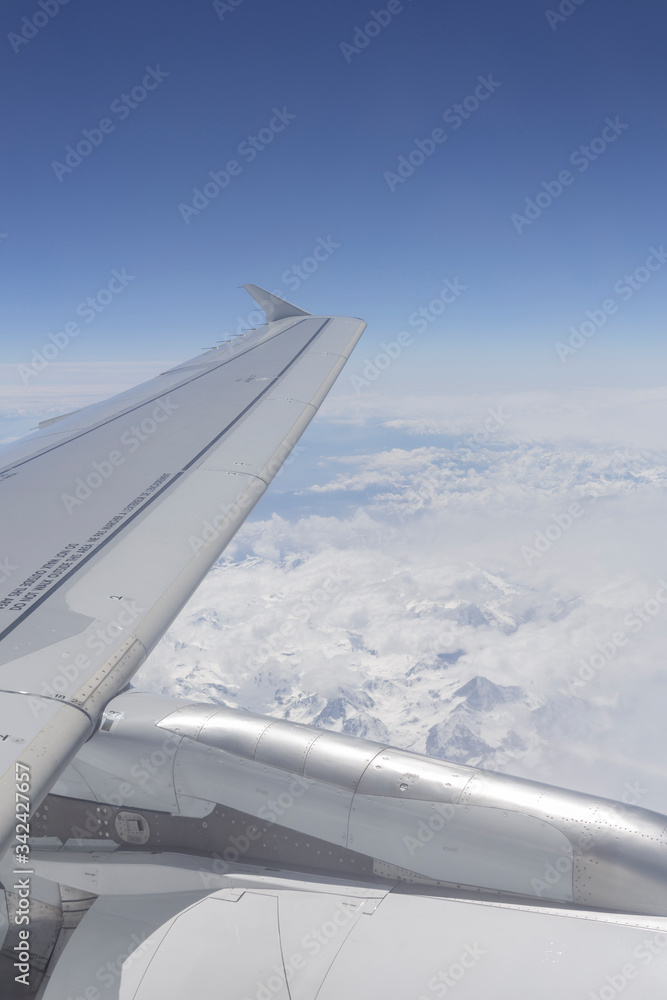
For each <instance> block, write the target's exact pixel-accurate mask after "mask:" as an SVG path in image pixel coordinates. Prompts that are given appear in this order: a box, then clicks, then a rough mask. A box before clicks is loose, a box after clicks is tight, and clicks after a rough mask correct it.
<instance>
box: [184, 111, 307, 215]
mask: <svg viewBox="0 0 667 1000" xmlns="http://www.w3.org/2000/svg"><path fill="white" fill-rule="evenodd" d="M295 118H296V115H293V114H292V113H291V112H289V111H288V110H287V108H286V107H285V105H283V107H282V108H274V109H273V113H272V117H271V118H270V119H269V121H268V122H267V124H266V125H265V126H264V127H263V128H261V129H260V130H259V132H257V134H256V135H249V136H247V137H246V138H245V139H244V140H243V142H240V143H239V145H238V146H237V147H236V152H237V154H238V155H239V156H240V157H243V159H244V160H245V162H246V163H252V162H253V160H255V159H256V158H257V156H258V155H259V154H260V153H261V152H262V151H263V150H265V149H266V147H267V146H270V145H271V143H272V142H273V140H274V139H275V138H276V136H277V135H279V134H280V133H281V132H284V131H285V129H286V128H287V126H288V125H289V124H290V123H291V122H293V121H294V119H295ZM242 173H243V164H242V163H240V162H239V160H228V161H227V163H226V164H225V166H224V167H223V169H222V170H209V172H208V176H209V178H210V180H207V181H205V182H204V183H203V184H202V186H201V187H200V188H199V187H195V188H193V189H192V202H191V203H186V202H183V201H182V202H180V203H179V206H178V211H179V212H180V213H181V218H182V219H183V222H184V223H185V224H186V226H189V225H190V222H191V221H192V218H193V217H196V216H198V215H200V214H201V212H203V211H204V209H205V208H208V206H209V205H210V204H211V202H212V201H214V200H215V199H216V198H217V197H218V195H219V194H220V193H221V192H222V191H224V190H226V188H228V187H229V185H230V184H231V182H232V178H233V177H239V176H240V175H241V174H242Z"/></svg>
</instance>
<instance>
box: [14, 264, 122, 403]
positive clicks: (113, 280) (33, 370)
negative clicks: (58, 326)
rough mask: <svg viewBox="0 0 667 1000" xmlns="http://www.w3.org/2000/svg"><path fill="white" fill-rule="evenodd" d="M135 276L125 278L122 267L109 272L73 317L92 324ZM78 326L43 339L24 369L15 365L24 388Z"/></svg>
mask: <svg viewBox="0 0 667 1000" xmlns="http://www.w3.org/2000/svg"><path fill="white" fill-rule="evenodd" d="M134 279H135V275H134V274H128V273H127V271H126V269H125V268H124V267H123V268H121V269H120V271H118V270H117V269H116V268H114V269H113V271H112V272H111V277H110V279H109V280H108V281H107V283H106V285H105V286H104V288H98V290H97V292H96V293H95V294H94V295H88V296H87V298H85V299H82V300H81V302H79V304H78V306H77V307H76V309H75V310H74V312H75V314H76V315H77V317H79V318H80V319H82V320H83V322H84V323H86V324H88V323H92V322H93V321H94V320H96V319H97V317H98V316H99V315H100V313H103V312H104V310H105V309H107V308H108V307H109V306H110V305H111V303H112V302H113V301H114V300H115V299H116V298H117V297H118V296H119V295H120V294H121V293H122V292H124V291H125V289H126V288H127V286H128V285H129V283H130V282H131V281H134ZM81 329H82V328H81V324H80V323H78V322H77V321H75V320H70V322H68V323H65V325H64V327H63V329H62V330H58V331H57V332H56V333H49V334H47V338H46V340H45V341H44V343H43V344H42V346H41V347H40V348H34V349H33V352H32V361H31V362H30V363H29V364H27V365H17V366H16V370H17V372H18V374H19V375H20V377H21V381H22V382H23V384H24V385H28V383H29V382H30V379H31V378H35V376H36V375H39V373H40V372H43V371H44V369H45V368H47V367H48V366H49V365H50V364H51V362H52V361H55V360H56V358H57V357H58V356H59V355H60V354H61V353H62V352H63V351H64V350H65V349H66V348H67V347H68V346H69V344H70V343H71V341H72V340H73V339H74V338H75V337H78V336H79V334H80V333H81Z"/></svg>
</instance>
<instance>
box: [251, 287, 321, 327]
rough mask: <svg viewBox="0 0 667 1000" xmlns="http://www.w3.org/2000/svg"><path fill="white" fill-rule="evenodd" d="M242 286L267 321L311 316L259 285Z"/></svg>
mask: <svg viewBox="0 0 667 1000" xmlns="http://www.w3.org/2000/svg"><path fill="white" fill-rule="evenodd" d="M243 287H244V288H245V290H246V292H248V294H249V295H252V297H253V299H254V300H255V302H256V303H257V305H258V306H259V307H260V309H263V310H264V313H265V314H266V321H267V323H273V322H274V321H275V320H278V319H289V317H290V316H312V313H309V312H306V310H305V309H300V308H299V307H298V306H295V305H293V304H292V303H291V302H287V300H286V299H281V298H279V297H278V296H277V295H274V294H273V292H267V290H266V289H265V288H260V286H259V285H253V284H248V285H244V286H243Z"/></svg>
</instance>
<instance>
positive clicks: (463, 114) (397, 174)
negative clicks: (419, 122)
mask: <svg viewBox="0 0 667 1000" xmlns="http://www.w3.org/2000/svg"><path fill="white" fill-rule="evenodd" d="M477 79H478V81H479V83H478V84H477V86H476V87H475V89H474V91H473V93H471V94H468V96H467V97H464V98H463V100H462V101H461V102H460V103H457V104H453V105H452V106H451V108H447V110H446V111H443V113H442V117H443V120H444V121H445V122H446V123H447V125H449V127H450V130H451V131H452V132H456V131H457V130H458V129H460V128H461V126H462V125H463V123H464V121H467V119H468V118H470V116H471V115H473V114H474V113H475V112H476V111H477V110H478V109H479V107H480V105H482V104H483V103H484V101H487V100H488V99H489V97H490V96H491V94H493V93H495V92H496V90H497V89H498V87H500V86H501V84H500V83H499V81H498V80H494V79H493V74H492V73H489V75H488V76H478V77H477ZM448 138H449V132H447V131H446V130H445V129H443V128H434V129H433V131H432V132H431V133H430V135H428V136H427V137H426V139H415V143H414V146H413V148H412V150H411V151H410V152H409V153H408V154H407V156H405V155H401V156H399V158H398V165H397V167H396V170H395V171H392V170H385V172H384V174H383V177H384V179H385V181H386V182H387V185H388V187H389V190H390V191H391V192H394V191H395V190H396V188H397V187H398V185H399V184H405V182H406V180H407V179H408V178H409V177H412V175H413V174H414V172H415V170H418V169H419V167H421V166H423V165H424V163H425V162H426V160H427V159H428V158H429V157H431V156H433V154H434V153H435V151H436V150H437V148H438V146H442V145H443V144H444V143H445V142H447V139H448Z"/></svg>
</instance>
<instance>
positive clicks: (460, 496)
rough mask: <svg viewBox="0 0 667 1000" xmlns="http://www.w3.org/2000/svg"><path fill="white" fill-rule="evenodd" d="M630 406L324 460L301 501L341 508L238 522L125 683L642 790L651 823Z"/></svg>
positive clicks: (660, 568)
mask: <svg viewBox="0 0 667 1000" xmlns="http://www.w3.org/2000/svg"><path fill="white" fill-rule="evenodd" d="M631 397H632V394H627V393H620V394H617V408H615V407H614V405H613V401H612V399H611V397H609V398H607V399H606V400H605V401H604V406H603V409H604V412H605V419H604V421H602V422H600V421H598V429H601V428H602V425H603V424H604V427H605V428H607V429H606V430H605V434H604V436H603V435H600V436H598V437H597V438H596V436H595V433H593V434H592V436H591V438H587V437H586V433H585V428H586V427H587V426H589V427H590V426H591V425H595V420H594V419H593V416H592V414H594V413H595V412H596V411H597V410H598V409H599V407H600V405H601V404H600V397H599V393H598V392H597V391H596V392H594V393H593V394H592V397H591V400H590V415H591V416H590V419H589V420H588V421H586V419H583V421H580V417H582V416H584V417H585V414H586V409H585V399H584V398H583V397H579V398H578V401H577V415H576V419H575V417H574V416H573V418H572V422H571V425H572V427H578V428H579V432H578V434H577V435H574V434H570V435H567V436H566V437H565V438H563V436H561V435H560V433H559V431H558V426H557V421H556V420H555V418H554V416H553V415H552V414H551V415H550V408H549V406H546V405H545V406H544V407H543V414H542V416H543V424H542V427H541V430H542V438H539V437H538V435H537V433H535V434H530V435H527V436H526V439H523V440H521V439H519V436H518V431H517V430H516V428H515V429H514V430H513V431H512V435H511V437H510V436H509V435H505V436H504V437H502V435H503V434H504V432H505V429H504V428H503V429H501V430H500V431H499V432H498V434H497V435H493V437H492V439H490V440H488V441H486V442H483V443H482V444H479V446H478V445H477V443H476V442H472V443H473V444H474V448H473V449H472V450H468V451H466V450H463V449H457V444H460V443H461V440H460V439H459V440H449V441H446V442H445V443H443V440H442V438H441V439H440V440H438V439H437V438H435V437H434V438H433V444H432V445H427V446H424V445H423V444H422V443H421V442H419V444H418V446H417V447H415V448H410V447H409V444H408V445H407V446H404V447H402V448H390V449H387V450H383V451H377V452H372V453H369V454H366V455H358V454H355V455H350V456H341V455H337V456H334V458H333V460H330V461H331V463H332V465H335V466H336V467H337V470H338V471H337V472H336V474H335V475H333V476H332V477H331V479H330V480H329V481H328V482H325V483H323V484H320V486H319V487H318V489H317V490H313V491H312V494H313V495H314V496H317V495H321V493H322V492H325V493H328V494H330V495H333V494H335V493H336V491H338V492H340V493H341V494H342V495H343V496H345V495H346V494H349V493H350V491H355V494H354V498H355V500H357V501H358V504H359V505H358V507H357V508H356V510H355V511H354V512H353V513H349V499H347V500H346V506H345V507H344V508H343V507H342V506H341V510H343V511H344V512H343V513H342V514H341V516H338V517H335V516H329V517H317V516H307V517H297V518H295V519H293V520H288V519H286V518H279V517H276V516H274V517H272V518H270V519H269V520H264V521H252V522H250V523H248V524H246V525H245V526H244V528H243V529H242V530H241V532H240V533H239V535H238V536H237V538H236V539H235V541H234V542H233V543H232V545H231V546H230V548H229V549H228V550H227V553H226V556H225V558H224V559H223V560H222V561H221V562H220V563H219V564H218V565H217V566H216V567H215V569H214V570H213V572H212V573H211V574H210V576H209V577H208V578H207V580H206V581H205V582H204V584H203V585H202V587H201V589H200V590H199V591H198V593H197V595H196V596H195V598H194V599H193V601H192V602H191V604H190V606H189V607H188V608H187V609H186V610H185V611H184V612H183V614H182V615H181V616H180V618H179V619H178V621H177V622H176V623H175V624H174V626H173V627H172V629H171V630H170V631H169V633H168V634H167V637H166V638H165V640H164V641H163V642H162V643H161V644H160V646H159V647H158V648H157V649H156V651H155V653H154V654H153V656H152V657H151V659H150V661H149V663H148V664H147V666H146V667H145V668H144V670H143V671H142V675H141V677H140V678H139V680H140V681H141V682H143V683H144V684H147V685H148V686H150V687H152V688H154V689H158V690H164V691H172V692H173V693H178V694H185V695H187V696H189V697H194V698H201V699H204V700H205V699H210V698H214V699H218V700H222V701H225V702H226V703H228V704H231V705H239V706H242V707H245V708H248V709H251V710H253V711H259V712H266V713H271V714H276V715H287V716H288V717H290V718H292V719H294V720H296V721H303V722H315V723H317V724H320V725H324V726H327V727H331V728H336V729H341V728H342V729H345V731H348V732H351V733H359V734H363V735H368V736H370V737H371V738H375V739H381V740H384V739H386V740H388V741H391V742H393V743H395V744H397V745H399V746H405V747H408V748H411V749H415V750H418V751H422V752H423V751H425V750H426V749H427V748H428V749H429V750H430V751H431V752H435V753H440V754H442V755H449V756H453V757H456V758H458V759H462V760H463V759H465V760H468V761H470V762H480V763H482V765H483V766H487V767H489V766H490V767H497V768H499V769H505V770H510V771H513V772H515V773H522V774H526V775H530V776H533V777H538V778H542V780H547V781H551V782H553V783H560V784H566V785H570V786H574V787H581V788H586V789H588V790H592V791H597V792H598V793H600V794H607V795H609V796H611V797H622V795H623V792H624V787H625V782H629V783H631V782H634V781H639V782H640V785H641V787H643V788H645V789H646V791H645V792H644V793H642V794H643V796H644V797H643V800H642V802H641V804H642V805H648V806H650V807H652V808H657V809H662V810H663V811H667V793H666V792H665V790H664V789H665V781H664V778H665V775H666V773H667V765H665V764H664V760H665V737H664V735H663V733H664V726H663V725H662V719H663V716H664V711H665V697H664V696H665V693H666V690H665V689H666V686H667V681H665V679H664V675H665V671H664V649H665V646H666V643H667V603H663V602H662V600H658V599H657V598H656V594H658V593H660V597H662V596H663V592H662V590H661V589H660V588H661V585H660V582H659V581H660V580H661V579H662V578H663V576H665V575H667V564H666V561H665V543H664V541H663V538H664V534H665V532H664V509H665V499H666V497H665V493H666V491H667V454H666V453H665V452H664V451H657V450H650V449H647V448H646V447H644V435H645V431H646V427H647V426H649V425H647V424H646V414H647V407H648V410H649V411H650V412H651V413H652V414H653V415H654V416H656V419H657V413H658V410H659V397H658V396H657V395H656V394H653V395H651V394H648V395H647V394H645V393H638V394H636V395H635V396H634V397H633V398H634V402H633V401H632V398H631ZM662 400H663V416H662V425H663V426H664V406H665V403H666V402H667V396H665V395H664V394H663V396H662ZM400 402H401V401H399V403H400ZM402 402H404V403H405V406H404V412H406V413H409V414H415V413H416V406H413V408H412V409H410V406H409V405H408V404H407V402H405V401H402ZM482 402H483V404H484V405H486V402H487V400H483V401H482ZM399 403H397V405H396V406H395V407H394V405H393V404H392V406H390V407H389V408H388V409H389V413H388V414H385V417H387V418H388V419H389V420H394V419H395V418H394V417H393V415H392V412H393V410H394V409H398V408H399ZM489 405H491V404H489ZM559 405H560V406H561V410H567V405H566V402H565V401H563V400H561V402H560V404H559ZM534 406H535V407H536V412H537V410H539V405H538V401H537V399H535V400H534ZM633 406H634V407H635V409H636V411H637V412H636V419H634V418H633ZM334 409H335V407H334ZM426 410H427V411H428V406H427V407H426ZM362 411H364V407H363V406H362ZM380 411H381V407H379V406H378V408H377V412H375V413H371V412H370V408H369V407H365V413H364V414H363V415H362V417H360V418H359V419H362V423H363V422H368V423H373V422H377V419H378V416H381V412H380ZM329 412H330V414H331V407H329ZM461 412H463V413H468V414H469V418H467V419H468V423H467V425H466V426H467V427H468V428H472V427H474V426H475V419H476V418H473V417H472V415H473V414H476V413H477V412H478V402H477V401H475V402H474V403H473V402H471V401H470V400H468V401H467V403H466V404H465V405H462V406H461ZM484 412H485V411H484V409H483V408H482V413H484ZM427 416H428V414H427ZM358 417H359V415H358V414H354V413H352V414H349V415H348V416H347V417H346V419H350V420H352V421H356V420H357V419H358ZM547 418H548V419H547ZM334 419H340V417H334ZM410 419H412V416H411V417H410ZM414 419H415V420H419V419H420V418H419V415H418V413H417V415H415V417H414ZM428 419H431V416H428ZM461 419H462V418H461ZM633 420H634V422H633ZM550 421H551V424H550V423H549V422H550ZM620 424H622V425H623V427H624V431H625V434H624V435H623V436H622V438H621V439H618V440H615V439H614V437H613V435H612V432H611V430H609V428H612V427H616V426H618V425H620ZM439 426H440V425H439ZM462 426H463V425H462ZM549 428H551V429H549ZM633 428H634V434H630V431H631V430H632V429H633ZM395 433H396V434H397V435H398V433H399V432H398V431H396V432H395ZM420 433H424V431H423V428H422V430H421V431H420ZM450 433H451V429H450ZM467 433H470V431H469V430H468V431H467ZM549 434H551V437H549ZM404 441H405V438H404V436H403V437H401V443H403V442H404ZM415 443H416V444H417V442H415ZM468 443H469V444H470V443H471V442H470V441H468ZM315 502H316V501H315ZM269 503H270V500H267V504H269ZM571 504H578V505H579V509H580V510H581V514H579V515H578V516H576V517H571V518H570V519H571V523H570V524H567V517H568V515H567V511H568V509H569V506H570V505H571ZM554 518H556V519H558V518H560V522H559V521H558V520H554ZM559 524H560V526H561V527H560V529H559ZM540 535H541V536H542V537H543V538H544V539H545V541H546V543H547V545H546V548H543V549H542V551H540V545H539V544H538V537H539V536H540ZM526 548H527V549H529V550H533V552H534V553H535V554H534V555H533V556H529V557H528V558H527V557H526V553H525V549H526ZM327 580H329V581H331V580H333V581H338V583H337V584H336V586H333V584H331V583H330V587H332V586H333V590H332V591H331V593H330V594H327V591H326V590H325V589H324V587H325V583H326V581H327ZM314 595H319V597H316V596H314ZM664 596H665V597H666V598H667V588H666V589H665V591H664ZM647 609H648V610H647ZM637 612H639V617H637ZM642 617H643V618H644V619H645V621H642V620H641V619H642ZM614 636H616V639H614ZM619 636H620V637H621V639H620V640H619V641H618V642H617V641H616V640H617V639H619ZM605 650H606V652H605ZM476 678H478V680H476ZM466 685H469V686H468V687H465V686H466ZM464 687H465V691H464V692H461V688H464Z"/></svg>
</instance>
